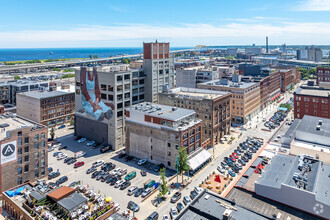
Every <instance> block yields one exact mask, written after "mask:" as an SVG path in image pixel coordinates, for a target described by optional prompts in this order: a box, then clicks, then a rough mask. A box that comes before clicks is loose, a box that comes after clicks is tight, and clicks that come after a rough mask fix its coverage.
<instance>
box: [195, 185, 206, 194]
mask: <svg viewBox="0 0 330 220" xmlns="http://www.w3.org/2000/svg"><path fill="white" fill-rule="evenodd" d="M194 191H195V192H196V193H197V194H200V193H201V192H203V191H204V190H203V188H201V187H199V186H195V188H194Z"/></svg>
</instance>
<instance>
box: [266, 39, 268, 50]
mask: <svg viewBox="0 0 330 220" xmlns="http://www.w3.org/2000/svg"><path fill="white" fill-rule="evenodd" d="M266 53H268V37H266Z"/></svg>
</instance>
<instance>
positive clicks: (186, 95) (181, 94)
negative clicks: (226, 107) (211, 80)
mask: <svg viewBox="0 0 330 220" xmlns="http://www.w3.org/2000/svg"><path fill="white" fill-rule="evenodd" d="M165 93H167V94H174V95H175V97H177V98H182V99H198V100H203V99H208V100H213V99H216V98H220V97H222V96H225V95H228V94H230V93H229V92H220V91H212V90H208V89H195V88H186V87H178V88H175V89H171V90H170V91H169V92H165Z"/></svg>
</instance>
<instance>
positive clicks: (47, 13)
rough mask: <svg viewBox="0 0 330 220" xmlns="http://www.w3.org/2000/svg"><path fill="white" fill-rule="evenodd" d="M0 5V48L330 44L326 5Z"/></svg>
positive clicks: (278, 0)
mask: <svg viewBox="0 0 330 220" xmlns="http://www.w3.org/2000/svg"><path fill="white" fill-rule="evenodd" d="M0 3H1V4H0V5H1V13H0V48H35V47H46V48H47V47H124V46H126V47H131V46H136V47H140V46H142V42H143V41H153V40H155V39H158V40H159V41H168V42H170V43H171V45H172V46H194V45H197V44H205V45H249V44H253V43H255V44H257V45H261V44H264V41H265V36H269V42H270V44H282V43H287V44H314V45H320V44H323V45H324V44H330V42H329V39H330V13H329V11H330V0H290V1H287V0H267V1H265V0H232V1H228V0H208V1H196V0H189V1H188V0H176V1H175V0H166V1H160V0H140V1H136V0H126V1H118V0H117V1H113V0H56V1H46V0H39V1H37V0H10V1H8V0H1V1H0Z"/></svg>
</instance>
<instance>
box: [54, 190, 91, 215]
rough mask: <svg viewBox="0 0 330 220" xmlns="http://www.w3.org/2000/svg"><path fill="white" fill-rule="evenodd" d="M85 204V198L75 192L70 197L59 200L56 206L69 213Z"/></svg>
mask: <svg viewBox="0 0 330 220" xmlns="http://www.w3.org/2000/svg"><path fill="white" fill-rule="evenodd" d="M86 202H87V198H85V197H84V196H82V195H80V194H78V193H76V192H75V193H73V194H72V195H71V196H69V197H67V198H64V199H62V200H60V201H59V202H58V204H59V205H60V206H62V207H63V208H64V209H66V210H67V211H69V212H70V211H73V210H74V209H75V208H77V207H79V206H81V205H82V204H84V203H86Z"/></svg>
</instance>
